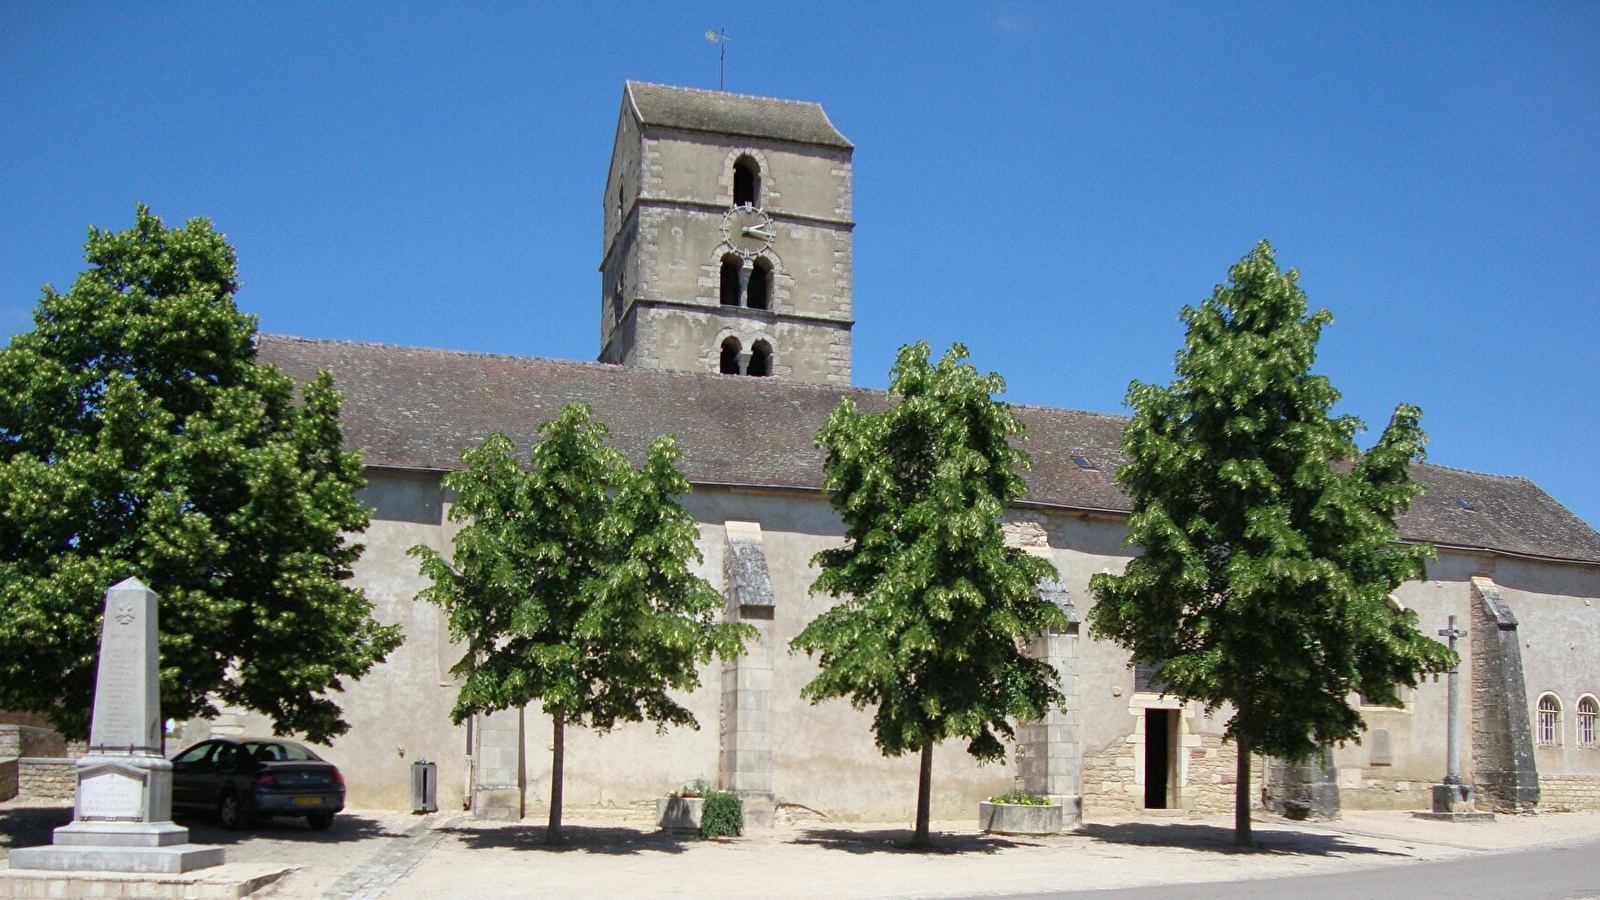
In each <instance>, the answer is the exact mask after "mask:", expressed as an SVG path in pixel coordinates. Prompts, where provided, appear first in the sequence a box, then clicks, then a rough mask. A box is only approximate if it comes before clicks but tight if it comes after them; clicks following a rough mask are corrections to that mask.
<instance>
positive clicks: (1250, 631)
mask: <svg viewBox="0 0 1600 900" xmlns="http://www.w3.org/2000/svg"><path fill="white" fill-rule="evenodd" d="M1228 275H1229V282H1230V283H1229V284H1228V285H1227V286H1225V287H1224V286H1220V285H1219V286H1218V287H1217V288H1216V290H1215V291H1214V293H1213V294H1212V296H1211V298H1210V299H1208V300H1206V301H1205V302H1204V303H1202V304H1201V305H1200V307H1199V308H1198V309H1196V308H1194V307H1185V308H1184V310H1183V314H1182V317H1183V321H1184V323H1185V324H1186V325H1187V326H1188V336H1187V338H1186V341H1185V346H1184V349H1183V350H1182V351H1180V352H1179V353H1178V356H1177V365H1176V368H1177V376H1178V377H1177V380H1176V381H1174V382H1173V383H1172V384H1170V385H1165V386H1162V385H1149V384H1141V383H1139V382H1134V383H1133V385H1132V387H1131V388H1130V389H1129V392H1128V403H1129V405H1131V406H1132V407H1133V408H1134V415H1133V419H1132V420H1131V421H1130V422H1129V424H1128V427H1127V429H1126V431H1124V433H1123V438H1122V449H1123V452H1124V453H1126V454H1127V456H1128V458H1129V461H1128V463H1127V465H1126V466H1124V467H1123V468H1122V469H1121V470H1120V471H1118V473H1117V482H1118V483H1119V484H1120V485H1122V487H1123V488H1124V489H1125V490H1126V491H1127V492H1128V494H1129V496H1130V497H1131V498H1132V501H1133V515H1132V516H1131V517H1130V518H1129V520H1128V538H1127V542H1128V544H1129V545H1131V546H1136V547H1138V548H1139V555H1138V556H1137V557H1135V558H1134V559H1133V560H1132V561H1130V562H1129V564H1128V566H1127V569H1126V570H1125V571H1124V573H1123V574H1122V575H1105V574H1102V575H1096V576H1095V577H1094V578H1093V579H1092V580H1091V582H1090V589H1091V591H1092V592H1093V593H1094V596H1095V599H1096V605H1095V606H1094V608H1093V610H1092V611H1091V612H1090V623H1091V625H1092V627H1093V629H1094V631H1095V632H1096V633H1097V634H1098V635H1099V636H1102V637H1107V638H1111V639H1112V640H1115V641H1116V642H1117V643H1119V644H1121V645H1122V646H1123V647H1125V648H1127V649H1128V650H1129V651H1131V653H1132V655H1133V659H1134V661H1135V662H1139V663H1146V664H1154V665H1162V666H1164V667H1163V668H1162V670H1161V677H1162V679H1163V680H1165V681H1166V682H1167V683H1168V685H1169V688H1168V691H1169V692H1170V693H1172V694H1174V695H1176V696H1179V697H1182V698H1184V699H1190V700H1199V701H1203V702H1204V703H1205V704H1206V706H1207V707H1208V709H1215V708H1216V707H1218V706H1220V705H1221V704H1223V703H1231V704H1232V705H1233V707H1234V709H1235V713H1234V717H1233V719H1232V720H1231V721H1230V722H1229V723H1228V734H1229V736H1230V737H1232V738H1234V739H1236V740H1237V739H1242V740H1243V741H1244V742H1245V745H1246V746H1248V747H1249V748H1250V749H1251V750H1253V751H1257V752H1262V753H1268V754H1271V755H1275V756H1281V757H1285V758H1291V759H1299V758H1305V757H1306V756H1308V755H1309V754H1311V753H1312V752H1313V751H1315V750H1316V749H1317V747H1318V746H1321V745H1327V744H1329V743H1331V742H1334V741H1343V740H1349V739H1352V738H1355V737H1357V735H1358V733H1359V731H1360V729H1361V728H1362V725H1363V723H1362V720H1361V716H1360V714H1359V713H1358V712H1357V711H1356V710H1355V709H1353V708H1352V707H1351V705H1350V703H1349V700H1348V697H1349V695H1350V694H1351V693H1352V692H1360V693H1363V694H1365V695H1367V696H1368V697H1372V698H1374V699H1376V700H1378V701H1379V702H1384V701H1394V700H1395V688H1396V686H1397V685H1401V684H1405V685H1412V686H1414V685H1415V684H1416V678H1417V676H1418V675H1419V674H1420V673H1423V672H1438V671H1442V670H1445V669H1448V668H1449V667H1450V666H1452V665H1453V664H1454V656H1455V655H1454V654H1453V653H1451V652H1450V651H1449V650H1448V649H1446V648H1445V647H1444V646H1443V645H1441V644H1439V643H1438V642H1437V641H1434V640H1432V639H1430V638H1427V637H1424V636H1423V635H1422V634H1421V633H1419V632H1418V630H1417V627H1416V625H1417V616H1416V613H1414V612H1412V611H1409V610H1404V609H1399V608H1397V607H1396V606H1395V605H1393V604H1391V603H1390V594H1391V593H1392V592H1393V591H1394V590H1395V589H1396V588H1398V587H1399V586H1400V585H1401V584H1402V583H1404V582H1406V581H1408V580H1412V579H1419V578H1423V577H1424V575H1425V561H1426V560H1427V559H1428V558H1429V557H1431V556H1432V553H1433V549H1432V547H1431V546H1429V545H1427V544H1401V543H1398V542H1397V537H1398V530H1397V528H1396V526H1395V517H1396V516H1397V515H1399V514H1400V513H1402V512H1404V511H1405V509H1406V508H1407V506H1408V505H1409V503H1410V501H1411V499H1412V498H1413V497H1415V496H1417V494H1418V493H1420V492H1421V486H1420V485H1418V484H1417V483H1416V482H1414V481H1412V480H1411V477H1410V474H1409V465H1410V462H1411V460H1412V459H1413V458H1416V459H1420V458H1422V456H1423V443H1424V441H1425V440H1426V436H1425V435H1424V434H1423V432H1422V430H1421V428H1420V427H1419V420H1420V418H1421V411H1420V410H1419V409H1417V408H1416V407H1414V406H1408V405H1404V404H1402V405H1400V406H1398V407H1397V408H1396V409H1395V412H1394V415H1393V417H1392V418H1391V419H1390V422H1389V426H1388V427H1387V428H1386V429H1384V432H1383V435H1382V437H1380V438H1379V439H1378V442H1377V444H1376V446H1374V447H1373V448H1372V449H1371V450H1369V451H1368V452H1367V453H1365V454H1361V453H1359V452H1358V450H1357V447H1356V444H1355V435H1356V434H1357V432H1358V431H1359V430H1361V428H1362V427H1363V426H1362V424H1361V422H1360V420H1358V419H1356V418H1355V417H1353V416H1348V415H1341V416H1335V415H1332V409H1333V406H1334V404H1335V403H1336V402H1337V401H1338V399H1339V392H1338V391H1336V390H1335V389H1334V388H1333V386H1332V384H1330V383H1329V381H1328V379H1327V378H1325V377H1323V376H1321V375H1314V374H1312V373H1311V366H1312V363H1313V362H1314V361H1315V358H1316V344H1317V339H1318V337H1319V336H1320V334H1321V331H1322V327H1323V326H1324V325H1326V324H1328V323H1330V322H1332V321H1333V317H1332V316H1331V315H1329V313H1328V311H1327V310H1318V311H1316V312H1314V313H1310V314H1309V315H1308V314H1307V304H1306V296H1305V292H1304V291H1302V290H1301V289H1300V287H1299V285H1298V284H1297V278H1298V275H1297V273H1296V272H1294V271H1293V270H1290V271H1289V272H1287V273H1282V272H1280V271H1279V269H1278V265H1277V262H1276V260H1275V259H1274V256H1273V251H1272V248H1271V246H1269V245H1268V244H1267V243H1266V242H1264V241H1263V242H1262V243H1260V244H1258V245H1257V246H1256V248H1255V249H1254V250H1252V251H1251V252H1250V254H1249V255H1248V256H1246V257H1245V258H1244V259H1242V260H1240V261H1239V263H1238V264H1236V265H1235V266H1233V268H1232V269H1230V270H1229V273H1228Z"/></svg>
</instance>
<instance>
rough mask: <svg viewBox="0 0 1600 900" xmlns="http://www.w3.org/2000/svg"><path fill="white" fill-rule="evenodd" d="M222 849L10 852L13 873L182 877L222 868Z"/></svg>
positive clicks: (29, 849)
mask: <svg viewBox="0 0 1600 900" xmlns="http://www.w3.org/2000/svg"><path fill="white" fill-rule="evenodd" d="M222 862H223V858H222V848H221V847H211V846H206V845H204V844H174V845H172V846H168V847H82V846H73V845H70V844H67V845H62V844H52V845H50V846H47V847H23V848H21V849H18V850H13V851H11V868H12V869H13V870H29V869H33V870H52V871H56V872H128V873H135V874H160V875H181V874H183V873H185V872H193V871H195V870H196V869H207V868H211V867H212V866H220V865H222Z"/></svg>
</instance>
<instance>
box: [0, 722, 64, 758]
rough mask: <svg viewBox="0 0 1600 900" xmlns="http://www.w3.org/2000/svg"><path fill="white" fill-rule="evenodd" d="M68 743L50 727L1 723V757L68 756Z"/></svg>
mask: <svg viewBox="0 0 1600 900" xmlns="http://www.w3.org/2000/svg"><path fill="white" fill-rule="evenodd" d="M66 755H67V744H66V742H65V741H63V740H62V739H61V735H59V734H57V733H56V732H54V731H52V730H50V729H49V728H39V727H37V726H33V725H0V758H4V757H8V756H17V757H22V756H66Z"/></svg>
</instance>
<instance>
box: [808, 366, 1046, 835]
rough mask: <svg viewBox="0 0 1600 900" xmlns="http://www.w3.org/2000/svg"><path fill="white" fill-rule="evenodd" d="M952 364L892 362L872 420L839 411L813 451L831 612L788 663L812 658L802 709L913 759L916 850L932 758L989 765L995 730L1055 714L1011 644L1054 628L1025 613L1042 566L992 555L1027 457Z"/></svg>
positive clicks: (998, 747)
mask: <svg viewBox="0 0 1600 900" xmlns="http://www.w3.org/2000/svg"><path fill="white" fill-rule="evenodd" d="M966 358H967V349H966V348H965V347H963V346H962V345H960V344H956V345H954V346H952V347H951V348H950V351H949V352H948V353H946V354H945V356H944V358H943V359H942V360H940V361H939V364H938V365H937V366H934V365H930V364H929V361H928V345H927V344H926V343H918V344H915V345H913V346H906V347H902V348H900V353H899V357H898V359H897V361H896V362H895V365H894V368H893V369H892V370H891V372H890V376H891V386H890V389H889V390H890V393H891V394H892V395H895V397H893V398H892V399H893V400H894V401H895V402H892V403H891V405H890V406H889V408H888V409H887V410H886V411H885V412H882V413H877V414H868V413H862V412H860V411H859V410H858V409H857V408H856V406H855V404H854V402H852V401H851V400H849V399H848V398H847V399H845V400H843V401H841V402H840V404H839V406H838V407H837V408H835V409H834V411H833V413H832V414H831V415H830V416H829V417H828V422H827V424H826V425H825V426H824V427H823V429H822V431H821V432H820V433H819V434H818V435H817V444H818V446H820V447H822V448H823V449H824V450H826V451H827V458H826V461H825V463H824V471H825V474H826V487H827V490H828V492H829V502H830V503H832V505H833V508H834V509H835V510H836V511H837V512H838V513H839V515H840V517H841V518H842V519H843V520H844V524H845V528H846V532H845V544H844V546H842V547H839V548H837V549H833V550H824V551H822V552H821V553H818V554H817V555H816V557H815V558H814V559H813V563H814V564H815V565H817V566H818V567H820V568H821V570H822V572H821V574H820V575H819V576H818V577H817V580H816V582H815V583H814V584H813V585H812V587H811V590H812V591H813V592H816V593H821V592H826V593H828V594H831V595H832V596H834V597H838V598H840V600H841V602H840V603H839V604H838V605H836V606H834V607H833V608H832V609H830V610H828V611H827V612H825V613H823V614H822V615H820V616H818V617H817V618H816V619H815V620H813V621H812V622H811V623H810V624H809V625H807V626H806V628H805V630H803V631H802V632H800V634H799V636H797V637H796V638H795V639H794V641H793V642H792V643H791V645H790V647H791V649H792V650H795V651H800V650H804V651H805V652H806V653H808V654H813V655H816V656H818V657H819V661H820V663H821V672H820V673H819V674H818V675H817V677H816V678H815V679H813V680H812V681H811V683H810V684H808V685H806V687H805V689H804V691H803V695H804V696H805V697H807V698H808V699H810V700H811V701H812V702H813V703H816V702H819V701H821V700H824V699H827V698H831V697H848V698H849V699H850V703H851V705H852V706H854V707H855V708H857V709H864V708H866V707H868V706H873V707H876V712H875V714H874V717H873V723H872V731H873V735H874V737H875V739H876V741H877V744H878V748H879V749H880V750H881V751H882V752H883V754H884V755H885V756H900V755H902V754H904V753H906V752H908V751H919V752H920V753H921V754H922V766H921V772H920V777H919V779H918V786H917V826H916V836H915V838H914V843H917V844H923V843H926V841H927V839H928V799H929V793H930V788H931V784H932V772H933V747H934V745H935V744H937V743H939V742H940V741H942V740H945V739H946V738H951V737H958V736H959V737H965V738H967V739H968V744H967V752H968V753H970V754H972V755H973V756H974V757H976V758H978V759H980V760H984V761H988V760H995V759H1000V758H1001V757H1002V756H1003V755H1004V747H1003V745H1002V744H1001V743H1000V739H999V736H1001V735H1003V736H1005V737H1007V738H1009V737H1012V735H1013V731H1012V727H1011V724H1010V722H1009V721H1008V718H1010V719H1023V720H1027V719H1038V718H1042V717H1043V716H1044V714H1045V712H1046V711H1047V710H1048V709H1049V707H1050V705H1051V704H1052V703H1059V702H1061V700H1062V696H1061V693H1060V691H1059V690H1058V688H1057V678H1056V673H1055V670H1054V669H1053V668H1051V667H1050V666H1049V665H1047V664H1046V663H1044V662H1042V661H1039V660H1035V659H1030V658H1029V657H1027V656H1025V655H1024V654H1023V653H1022V651H1021V650H1020V642H1021V641H1022V640H1024V639H1026V638H1028V637H1031V636H1033V635H1037V634H1040V633H1043V632H1044V631H1046V630H1047V629H1049V628H1051V627H1066V624H1067V622H1066V617H1065V616H1064V615H1063V614H1062V612H1061V610H1060V609H1058V608H1057V607H1056V606H1055V605H1054V604H1052V603H1049V602H1047V601H1045V600H1043V599H1041V598H1040V597H1039V595H1038V593H1037V590H1036V588H1037V585H1038V583H1039V581H1040V579H1042V578H1046V577H1054V576H1055V567H1054V566H1052V565H1051V564H1050V562H1049V561H1048V560H1045V559H1042V558H1040V557H1037V556H1032V555H1030V554H1027V553H1025V552H1023V551H1022V550H1019V549H1017V548H1014V547H1007V546H1006V544H1005V537H1004V534H1003V533H1002V531H1001V516H1002V515H1003V513H1004V512H1005V509H1006V507H1007V506H1008V505H1009V504H1010V503H1011V502H1012V501H1013V500H1015V499H1017V498H1018V497H1021V496H1022V495H1023V494H1024V493H1025V492H1026V491H1027V485H1026V484H1025V483H1024V482H1023V480H1022V477H1021V476H1020V475H1018V474H1017V470H1018V469H1019V468H1026V467H1027V466H1028V464H1029V458H1028V455H1027V454H1026V453H1025V452H1023V451H1022V450H1020V449H1018V448H1017V447H1015V446H1013V445H1012V443H1011V440H1010V439H1011V438H1013V437H1016V438H1021V437H1022V436H1023V426H1022V422H1021V421H1020V420H1018V419H1017V417H1016V415H1015V414H1014V413H1013V412H1012V411H1011V407H1010V406H1009V405H1007V404H1006V403H1003V402H1001V401H999V400H996V399H994V396H993V395H995V394H998V393H1002V392H1004V391H1005V381H1004V380H1003V379H1002V378H1001V377H1000V376H999V375H996V374H993V373H990V374H988V375H979V374H978V371H977V370H976V369H975V368H973V366H972V365H971V364H970V363H967V362H965V360H966Z"/></svg>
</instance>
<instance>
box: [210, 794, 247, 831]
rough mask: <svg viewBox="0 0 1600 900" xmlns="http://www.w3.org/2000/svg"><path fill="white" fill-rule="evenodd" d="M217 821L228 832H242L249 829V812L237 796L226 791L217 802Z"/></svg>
mask: <svg viewBox="0 0 1600 900" xmlns="http://www.w3.org/2000/svg"><path fill="white" fill-rule="evenodd" d="M217 819H218V820H219V821H221V822H222V827H223V828H226V829H228V830H229V831H243V830H244V829H246V828H249V827H250V810H248V809H246V808H245V805H244V801H243V800H241V799H239V795H238V794H236V793H234V792H233V791H228V792H227V793H225V794H223V795H222V799H221V800H218V801H217Z"/></svg>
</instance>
